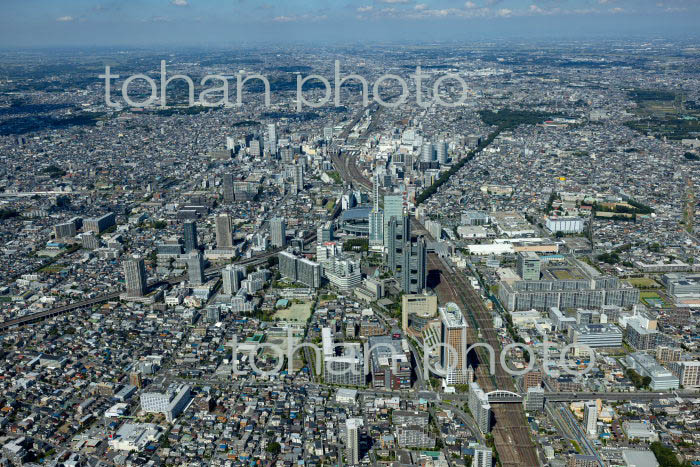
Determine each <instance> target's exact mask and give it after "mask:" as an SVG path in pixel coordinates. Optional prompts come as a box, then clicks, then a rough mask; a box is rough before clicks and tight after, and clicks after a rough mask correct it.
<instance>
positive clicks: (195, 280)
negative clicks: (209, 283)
mask: <svg viewBox="0 0 700 467" xmlns="http://www.w3.org/2000/svg"><path fill="white" fill-rule="evenodd" d="M187 278H188V279H189V281H190V284H192V285H202V284H204V261H202V254H201V253H200V252H198V251H197V252H192V253H190V254H188V255H187Z"/></svg>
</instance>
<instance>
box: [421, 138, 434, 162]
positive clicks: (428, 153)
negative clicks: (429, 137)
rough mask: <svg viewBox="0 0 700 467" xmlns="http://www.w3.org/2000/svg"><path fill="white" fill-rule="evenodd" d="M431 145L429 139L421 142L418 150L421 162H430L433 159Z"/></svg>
mask: <svg viewBox="0 0 700 467" xmlns="http://www.w3.org/2000/svg"><path fill="white" fill-rule="evenodd" d="M433 152H434V151H433V145H432V143H431V142H430V141H426V142H424V143H423V146H422V147H421V151H420V160H421V162H432V161H433V160H434V159H433Z"/></svg>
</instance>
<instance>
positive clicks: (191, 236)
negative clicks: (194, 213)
mask: <svg viewBox="0 0 700 467" xmlns="http://www.w3.org/2000/svg"><path fill="white" fill-rule="evenodd" d="M184 230H185V253H190V252H192V251H194V250H197V249H199V244H198V243H197V223H196V222H194V221H188V222H185V227H184Z"/></svg>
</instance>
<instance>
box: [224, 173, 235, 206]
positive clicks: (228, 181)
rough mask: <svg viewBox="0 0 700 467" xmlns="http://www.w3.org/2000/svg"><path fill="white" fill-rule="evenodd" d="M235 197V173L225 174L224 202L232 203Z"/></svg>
mask: <svg viewBox="0 0 700 467" xmlns="http://www.w3.org/2000/svg"><path fill="white" fill-rule="evenodd" d="M235 199H236V198H235V197H234V194H233V175H232V174H224V202H225V203H229V204H231V203H233V201H234V200H235Z"/></svg>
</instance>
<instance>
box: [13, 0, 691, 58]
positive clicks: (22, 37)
mask: <svg viewBox="0 0 700 467" xmlns="http://www.w3.org/2000/svg"><path fill="white" fill-rule="evenodd" d="M0 9H2V14H0V47H9V48H23V47H45V46H74V45H89V46H129V45H131V46H146V47H148V46H162V45H192V46H198V45H217V44H218V45H222V46H229V45H234V44H239V45H242V44H253V43H263V42H265V43H280V44H285V43H289V42H310V43H312V44H315V45H319V46H322V45H323V44H324V43H327V44H329V45H330V44H333V45H335V44H337V43H352V42H366V41H402V42H403V41H411V42H431V41H463V40H494V39H513V38H517V39H558V38H571V39H582V38H599V37H601V38H618V37H636V38H639V37H642V38H644V37H649V38H650V39H651V38H658V37H668V38H677V37H681V36H687V35H690V36H691V37H693V38H696V37H698V34H699V33H698V30H700V28H698V26H697V25H698V20H700V0H466V1H465V0H2V3H1V4H0Z"/></svg>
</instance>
